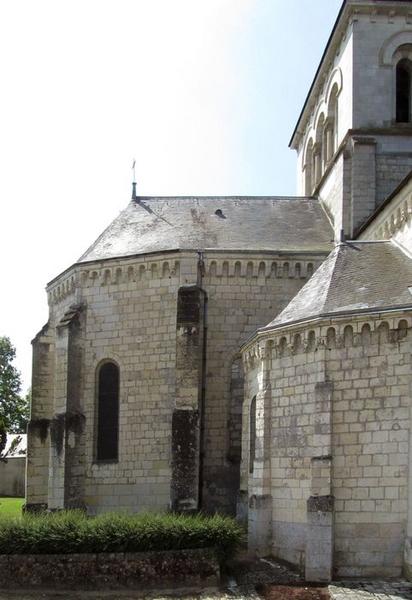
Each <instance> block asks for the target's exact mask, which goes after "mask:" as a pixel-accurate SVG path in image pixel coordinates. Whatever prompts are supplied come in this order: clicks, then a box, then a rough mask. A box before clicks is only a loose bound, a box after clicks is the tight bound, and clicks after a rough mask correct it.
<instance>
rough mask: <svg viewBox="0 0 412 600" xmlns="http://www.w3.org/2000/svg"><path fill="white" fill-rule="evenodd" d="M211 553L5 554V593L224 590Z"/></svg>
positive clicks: (0, 571) (1, 569) (0, 582)
mask: <svg viewBox="0 0 412 600" xmlns="http://www.w3.org/2000/svg"><path fill="white" fill-rule="evenodd" d="M219 581H220V570H219V564H218V561H217V559H216V557H215V555H214V553H213V551H211V550H179V551H165V552H141V553H140V552H139V553H130V554H129V553H115V554H106V553H101V554H30V555H27V554H10V555H6V554H3V555H0V588H2V589H16V588H20V589H29V588H30V589H32V588H40V587H41V588H45V589H47V588H53V589H82V590H87V589H94V590H96V589H102V588H104V589H121V588H133V589H167V588H169V589H173V590H176V589H184V590H188V591H197V590H201V589H202V590H203V589H205V588H215V587H217V586H218V585H219Z"/></svg>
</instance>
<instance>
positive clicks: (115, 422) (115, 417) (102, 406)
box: [96, 362, 119, 461]
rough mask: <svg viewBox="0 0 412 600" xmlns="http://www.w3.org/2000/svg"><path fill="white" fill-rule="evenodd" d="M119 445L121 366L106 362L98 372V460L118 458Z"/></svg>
mask: <svg viewBox="0 0 412 600" xmlns="http://www.w3.org/2000/svg"><path fill="white" fill-rule="evenodd" d="M118 445H119V367H118V366H117V365H115V364H114V363H113V362H107V363H104V364H103V365H102V366H101V367H100V369H99V374H98V395H97V448H96V458H97V460H102V461H105V460H117V459H118V453H119V451H118Z"/></svg>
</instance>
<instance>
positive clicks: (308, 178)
mask: <svg viewBox="0 0 412 600" xmlns="http://www.w3.org/2000/svg"><path fill="white" fill-rule="evenodd" d="M312 162H313V141H312V140H310V141H309V143H308V146H307V148H306V155H305V165H304V177H305V194H306V196H311V195H312V191H313V171H312Z"/></svg>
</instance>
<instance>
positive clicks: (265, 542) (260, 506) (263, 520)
mask: <svg viewBox="0 0 412 600" xmlns="http://www.w3.org/2000/svg"><path fill="white" fill-rule="evenodd" d="M271 543H272V496H269V495H263V496H260V495H255V494H254V495H253V496H251V497H250V500H249V528H248V549H249V552H250V553H251V554H253V555H255V556H267V555H268V554H270V551H271Z"/></svg>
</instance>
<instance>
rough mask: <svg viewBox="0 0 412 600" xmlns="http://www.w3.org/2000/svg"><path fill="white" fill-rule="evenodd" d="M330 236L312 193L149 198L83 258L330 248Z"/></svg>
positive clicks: (121, 217)
mask: <svg viewBox="0 0 412 600" xmlns="http://www.w3.org/2000/svg"><path fill="white" fill-rule="evenodd" d="M219 211H220V212H219ZM332 238H333V231H332V228H331V226H330V223H329V221H328V219H327V217H326V215H325V213H324V211H323V209H322V207H321V206H320V204H319V202H318V200H316V199H314V198H283V197H280V198H279V197H200V198H186V197H178V198H146V197H145V198H139V199H138V201H132V202H130V203H129V205H128V206H127V207H126V208H125V209H124V210H123V211H122V212H121V213H120V214H119V216H118V217H117V218H116V219H115V220H114V221H113V222H112V223H111V225H109V227H108V228H107V229H106V230H105V231H104V232H103V233H102V235H101V236H100V237H99V238H98V239H97V240H96V242H95V243H94V244H93V245H92V246H90V248H89V249H88V250H87V251H86V252H85V253H84V254H83V255H82V256H81V257H80V259H79V262H85V261H92V260H101V259H106V258H115V257H119V256H131V255H134V254H146V253H150V252H160V251H167V250H188V249H196V250H197V249H202V250H203V249H225V250H279V251H281V250H286V251H293V250H301V251H326V252H328V251H329V250H330V247H331V243H330V242H331V239H332Z"/></svg>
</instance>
